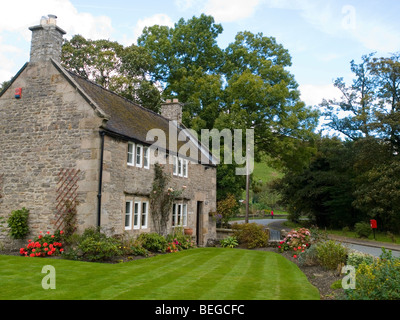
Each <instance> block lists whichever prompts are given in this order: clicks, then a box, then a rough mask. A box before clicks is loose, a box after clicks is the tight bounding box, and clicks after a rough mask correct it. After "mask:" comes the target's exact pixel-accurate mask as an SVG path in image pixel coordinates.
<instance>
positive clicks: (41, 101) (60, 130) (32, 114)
mask: <svg viewBox="0 0 400 320" xmlns="http://www.w3.org/2000/svg"><path fill="white" fill-rule="evenodd" d="M17 87H21V88H22V96H21V98H20V99H15V98H14V89H15V88H17ZM101 122H102V119H100V118H99V117H97V116H95V114H94V111H93V109H92V108H91V107H90V106H89V105H88V104H87V103H86V101H85V100H84V99H83V98H82V97H81V96H80V95H79V94H78V93H77V91H76V90H75V89H74V88H73V87H72V86H71V85H70V83H68V82H67V81H66V80H65V78H64V77H63V75H62V74H60V73H59V71H58V70H57V69H56V68H55V67H54V65H53V64H52V62H50V61H48V62H46V63H29V64H28V66H27V68H26V69H25V70H24V71H23V72H22V73H21V74H20V75H19V77H18V78H17V79H16V80H15V82H14V83H13V84H12V86H11V87H10V88H9V89H8V90H7V91H6V92H5V93H4V94H3V95H2V96H1V97H0V136H1V139H0V150H1V152H0V176H2V189H1V190H2V191H1V192H2V201H1V203H0V216H1V217H5V218H7V217H8V216H9V215H10V213H11V211H12V210H17V209H21V208H22V207H26V208H27V209H29V210H30V216H29V224H30V231H31V234H30V235H29V236H36V235H37V234H38V232H39V231H53V230H54V224H53V223H54V217H55V212H56V208H55V205H56V202H57V182H58V173H59V172H60V170H61V169H66V168H74V169H79V170H81V171H80V177H79V182H78V185H79V188H78V200H79V202H80V205H79V207H78V222H79V223H80V224H81V225H83V224H91V223H93V222H94V219H95V210H94V209H95V208H94V206H93V204H94V203H95V202H94V201H95V198H96V189H97V188H94V189H93V187H94V186H95V185H96V181H98V167H99V163H98V160H97V159H98V157H99V146H100V137H99V134H98V128H99V126H100V125H101ZM7 240H9V239H8V236H7V234H6V233H5V232H3V233H0V241H2V242H7Z"/></svg>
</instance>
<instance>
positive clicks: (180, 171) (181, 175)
mask: <svg viewBox="0 0 400 320" xmlns="http://www.w3.org/2000/svg"><path fill="white" fill-rule="evenodd" d="M182 164H183V160H182V159H181V158H179V157H178V176H179V177H183V172H182V171H183V166H182Z"/></svg>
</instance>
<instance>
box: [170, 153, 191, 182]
mask: <svg viewBox="0 0 400 320" xmlns="http://www.w3.org/2000/svg"><path fill="white" fill-rule="evenodd" d="M188 168H189V161H188V160H186V159H182V158H179V157H177V156H174V157H173V166H172V172H173V175H175V176H178V177H185V178H187V177H188Z"/></svg>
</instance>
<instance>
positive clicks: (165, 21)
mask: <svg viewBox="0 0 400 320" xmlns="http://www.w3.org/2000/svg"><path fill="white" fill-rule="evenodd" d="M154 25H160V26H167V27H171V28H172V27H173V26H174V22H173V21H172V19H171V18H170V17H169V16H168V15H166V14H164V13H158V14H155V15H153V16H151V17H147V18H144V19H139V20H138V22H137V23H136V26H135V28H134V29H133V38H132V39H129V38H128V37H126V36H124V39H123V40H122V42H123V44H124V45H131V44H132V43H136V40H137V38H138V37H139V36H140V35H141V34H142V32H143V29H144V28H145V27H151V26H154Z"/></svg>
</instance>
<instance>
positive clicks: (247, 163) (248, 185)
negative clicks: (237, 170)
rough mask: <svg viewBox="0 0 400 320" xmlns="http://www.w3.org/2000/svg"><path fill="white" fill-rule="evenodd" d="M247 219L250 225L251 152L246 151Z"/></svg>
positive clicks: (246, 221)
mask: <svg viewBox="0 0 400 320" xmlns="http://www.w3.org/2000/svg"><path fill="white" fill-rule="evenodd" d="M246 151H247V152H246V218H245V223H249V203H250V174H249V152H248V151H249V150H246Z"/></svg>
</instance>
